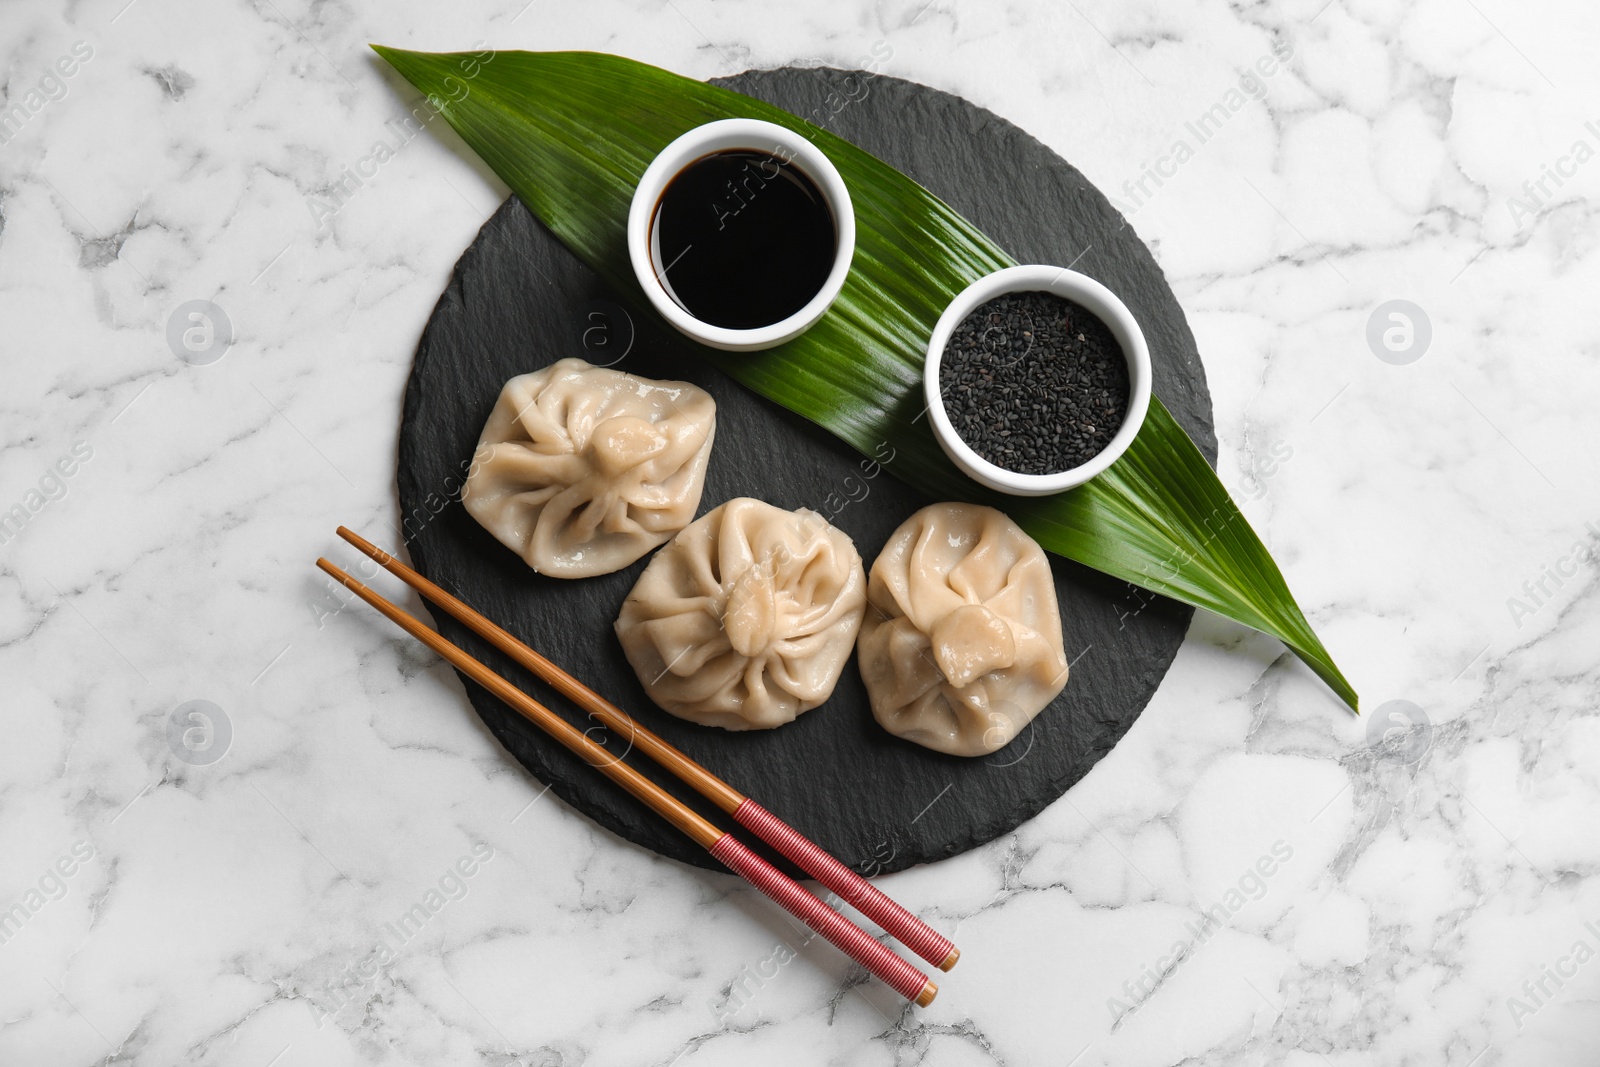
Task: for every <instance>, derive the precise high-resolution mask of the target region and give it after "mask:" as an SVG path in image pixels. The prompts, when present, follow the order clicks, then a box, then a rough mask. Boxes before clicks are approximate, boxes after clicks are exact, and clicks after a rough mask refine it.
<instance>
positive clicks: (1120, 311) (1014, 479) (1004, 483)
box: [922, 264, 1150, 496]
mask: <svg viewBox="0 0 1600 1067" xmlns="http://www.w3.org/2000/svg"><path fill="white" fill-rule="evenodd" d="M1027 292H1046V293H1054V294H1055V295H1057V296H1064V297H1066V298H1067V299H1068V300H1071V301H1073V302H1074V303H1076V304H1079V305H1081V306H1083V307H1085V308H1087V309H1088V310H1090V311H1092V312H1093V313H1094V314H1095V316H1096V317H1097V318H1099V319H1100V321H1101V322H1103V323H1105V324H1106V326H1107V327H1108V328H1109V329H1110V330H1111V335H1112V336H1113V337H1115V338H1116V339H1117V345H1118V346H1119V347H1120V348H1121V349H1122V354H1123V356H1124V357H1125V358H1126V359H1127V361H1128V409H1127V411H1126V413H1125V414H1124V415H1123V419H1122V427H1121V428H1120V429H1119V430H1118V431H1117V432H1116V435H1115V436H1114V437H1112V438H1111V441H1110V443H1109V444H1107V445H1106V447H1105V448H1104V449H1103V450H1101V452H1100V453H1099V454H1097V455H1096V456H1095V457H1094V458H1093V459H1091V460H1089V461H1088V462H1087V463H1084V464H1082V465H1081V466H1077V467H1073V468H1072V469H1071V470H1064V471H1060V472H1059V473H1056V474H1020V473H1018V472H1017V471H1013V470H1007V469H1006V468H1004V467H1001V466H997V465H996V464H993V463H990V462H989V461H988V460H986V459H984V458H983V457H982V456H980V455H978V453H977V452H975V451H973V449H972V446H971V445H969V444H967V443H966V442H965V441H963V440H962V439H961V435H960V434H958V433H956V430H955V427H954V426H953V425H951V422H950V416H949V414H948V413H947V412H946V411H945V408H944V397H943V394H942V392H941V391H940V389H939V361H940V358H941V357H942V356H943V355H944V348H945V345H946V344H948V343H949V341H950V334H951V333H952V332H953V331H954V330H955V328H956V327H957V326H959V325H961V321H962V320H963V319H965V318H966V317H967V316H968V315H970V314H972V312H973V311H975V310H976V309H977V308H978V306H979V305H980V304H984V303H987V302H988V301H990V300H993V299H994V298H995V297H997V296H1004V295H1005V294H1006V293H1027ZM922 384H923V391H924V392H925V393H926V395H927V401H928V418H929V421H931V422H932V423H933V433H934V436H935V437H936V438H938V441H939V446H940V447H941V448H943V449H944V452H945V455H947V456H949V457H950V459H951V461H952V462H954V463H955V465H956V466H958V467H960V468H961V469H962V470H963V471H964V472H966V474H967V475H968V476H969V477H971V478H972V479H973V480H974V481H977V482H980V483H981V484H983V485H986V486H988V487H989V488H990V489H997V490H999V491H1000V492H1002V493H1010V494H1011V495H1012V496H1048V495H1049V494H1051V493H1059V492H1061V491H1063V490H1065V489H1071V488H1072V487H1074V486H1078V485H1082V484H1083V483H1084V482H1087V481H1088V480H1089V479H1090V478H1093V477H1094V476H1095V475H1097V474H1099V473H1100V472H1101V471H1103V470H1105V469H1106V468H1107V467H1109V466H1111V464H1113V463H1115V462H1116V461H1117V457H1119V456H1121V455H1122V453H1123V452H1125V451H1127V448H1128V446H1129V445H1130V444H1132V443H1133V438H1134V436H1135V435H1136V434H1137V433H1138V432H1139V427H1140V426H1141V425H1143V423H1144V416H1145V412H1146V411H1148V410H1149V408H1150V350H1149V348H1147V347H1146V345H1145V341H1144V332H1143V331H1142V330H1140V329H1139V323H1138V322H1137V321H1135V319H1134V317H1133V313H1132V312H1130V311H1129V310H1128V308H1127V305H1125V304H1124V303H1123V302H1122V301H1121V300H1118V299H1117V296H1116V294H1115V293H1113V292H1112V291H1111V290H1110V289H1107V288H1106V287H1105V286H1103V285H1101V284H1100V283H1099V282H1097V281H1095V280H1094V279H1093V278H1090V277H1088V276H1087V275H1083V274H1079V273H1078V272H1077V271H1074V270H1068V269H1067V268H1065V267H1049V266H1043V265H1040V264H1029V265H1027V266H1021V267H1007V268H1005V269H1004V270H997V271H995V272H994V273H993V274H988V275H985V276H984V277H982V278H979V279H978V280H977V281H975V282H973V283H972V284H971V285H969V286H967V287H966V288H965V289H963V290H961V292H960V293H958V294H956V298H955V299H954V300H952V301H950V306H949V307H947V308H945V309H944V314H943V315H940V316H939V321H938V323H937V324H936V325H935V326H934V328H933V337H932V338H931V339H929V341H928V358H927V361H926V362H925V363H924V365H923V371H922Z"/></svg>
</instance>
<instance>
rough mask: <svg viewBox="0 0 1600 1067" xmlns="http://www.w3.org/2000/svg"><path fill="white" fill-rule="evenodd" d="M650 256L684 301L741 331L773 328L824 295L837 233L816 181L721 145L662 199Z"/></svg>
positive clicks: (703, 317)
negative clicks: (718, 149)
mask: <svg viewBox="0 0 1600 1067" xmlns="http://www.w3.org/2000/svg"><path fill="white" fill-rule="evenodd" d="M651 238H652V240H651V244H652V249H651V254H652V257H653V258H654V259H655V264H656V269H657V273H658V276H659V277H661V279H662V281H663V282H664V284H665V286H666V289H667V292H668V293H669V294H671V296H672V299H673V300H675V301H676V302H677V303H678V305H679V306H680V307H682V308H683V309H684V310H685V311H687V312H688V313H689V314H691V315H693V316H694V317H695V318H697V319H699V320H700V321H701V322H706V323H710V324H711V325H713V326H722V327H726V328H728V329H734V330H749V329H754V328H757V327H760V326H769V325H771V324H772V323H775V322H779V321H781V320H783V319H786V318H788V317H789V316H790V315H793V314H794V313H795V312H797V311H799V310H800V309H801V308H803V307H805V306H806V304H807V303H808V302H809V301H810V300H811V298H812V297H813V296H816V295H817V293H818V291H819V290H821V289H822V286H823V283H824V282H825V281H827V278H828V273H829V272H830V271H831V270H832V269H833V260H834V253H835V252H836V250H837V247H838V240H839V237H838V230H837V228H836V226H835V224H834V219H833V212H832V210H831V209H830V208H829V207H828V202H827V200H826V199H825V198H824V197H823V195H822V191H821V190H820V189H818V188H817V186H816V184H815V183H814V182H812V180H811V179H810V178H809V177H807V176H806V175H805V174H804V173H802V172H801V170H800V168H799V167H797V166H795V165H794V164H792V163H789V162H787V161H785V160H783V159H780V158H779V157H777V156H774V155H772V154H770V153H767V152H757V151H749V150H744V149H737V150H733V151H727V152H716V153H713V154H711V155H708V156H704V157H702V158H701V159H697V160H695V161H694V162H693V163H691V164H689V165H688V166H687V167H685V168H684V169H683V170H682V171H680V172H679V173H678V176H677V177H675V178H673V179H672V181H671V183H670V184H668V186H667V188H666V190H665V191H664V192H663V193H662V194H661V200H660V202H659V203H658V204H657V205H656V215H655V221H654V224H653V227H652V233H651Z"/></svg>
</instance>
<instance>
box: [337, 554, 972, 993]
mask: <svg viewBox="0 0 1600 1067" xmlns="http://www.w3.org/2000/svg"><path fill="white" fill-rule="evenodd" d="M339 536H340V537H342V538H344V539H345V540H346V541H348V542H349V543H350V544H351V545H353V546H355V548H357V549H358V550H360V551H361V552H362V553H363V554H364V555H366V556H367V557H369V558H370V559H372V560H373V561H374V562H375V563H377V564H378V565H379V566H381V567H383V568H384V569H385V570H387V571H388V572H389V573H391V574H393V575H394V576H395V577H397V578H399V579H400V580H401V581H403V582H405V583H406V584H407V585H409V586H411V588H413V589H415V590H416V591H417V592H419V593H421V594H422V595H423V596H424V597H426V598H427V599H429V600H431V601H433V602H434V603H435V604H437V605H439V607H441V608H443V609H444V610H445V611H447V612H449V613H450V614H451V615H453V616H454V617H455V618H457V619H459V620H460V621H461V622H463V623H465V624H466V625H467V627H468V628H469V629H471V630H472V631H473V632H474V633H476V634H477V635H478V636H479V637H482V638H483V639H484V640H486V641H488V642H489V643H490V644H492V645H494V646H495V647H496V648H498V649H500V651H502V652H504V653H506V654H507V655H508V656H510V657H511V658H512V659H514V660H516V661H517V662H518V663H519V664H521V665H522V666H523V667H525V668H526V669H527V670H529V671H531V672H532V673H533V674H536V675H538V676H539V677H540V678H542V679H544V680H545V681H546V682H547V683H549V684H550V686H551V687H552V688H554V689H555V690H556V691H557V692H558V693H560V694H561V695H562V696H564V697H566V698H567V699H568V700H570V701H572V702H573V703H574V704H577V705H578V706H579V707H580V708H582V709H583V710H584V711H587V712H589V713H590V714H592V715H593V716H594V717H595V718H597V719H599V720H600V721H601V722H603V723H605V724H606V726H608V727H610V728H611V729H612V730H614V731H616V732H617V733H619V734H621V735H622V736H624V737H626V738H628V740H629V741H631V742H632V743H633V745H634V746H636V747H637V748H638V749H639V750H640V751H642V752H643V753H644V754H645V755H647V756H649V757H650V758H651V759H653V760H655V761H656V763H658V764H660V765H661V766H662V767H665V768H666V769H667V770H669V771H671V772H672V773H673V774H674V775H676V776H677V777H678V779H679V780H681V781H682V782H684V783H685V784H687V785H689V786H691V787H692V788H693V789H694V790H695V792H697V793H699V794H700V795H701V796H703V797H705V798H706V799H707V800H709V801H711V802H712V803H713V804H715V805H716V806H717V807H719V808H721V809H722V810H723V811H725V812H727V813H728V814H729V815H732V816H733V817H734V819H735V820H737V821H738V822H739V823H740V824H741V825H743V826H745V827H746V828H748V829H749V830H751V831H752V832H753V833H755V834H756V836H758V837H760V838H761V839H762V840H763V841H765V842H766V843H767V844H769V845H771V846H772V847H773V848H774V849H776V850H777V851H778V852H779V853H780V854H782V855H784V856H787V857H788V858H789V859H790V860H792V861H793V862H794V863H795V865H796V866H798V867H799V868H800V869H801V870H803V871H805V872H806V873H807V874H809V875H810V876H811V877H813V878H815V879H816V880H817V881H819V882H821V883H822V884H823V885H825V886H827V887H828V888H829V889H831V890H833V891H834V892H835V893H837V894H838V895H839V897H840V899H841V900H844V901H845V902H846V903H848V904H850V905H851V906H852V907H854V908H855V909H856V910H857V911H859V912H860V913H861V914H863V915H865V916H866V917H867V918H869V919H871V920H872V921H873V922H875V923H877V924H878V925H879V926H881V927H883V928H884V930H886V931H887V932H888V933H889V934H890V936H892V937H894V938H895V939H896V940H898V941H899V942H900V943H901V944H903V945H905V946H906V947H907V948H909V949H910V950H911V951H913V952H915V953H916V954H917V955H918V956H921V957H922V958H923V959H925V960H927V961H928V962H929V963H931V964H933V965H934V966H936V967H938V968H939V969H940V970H943V971H948V970H949V969H950V968H952V967H954V966H955V965H956V960H958V959H959V958H960V957H961V952H960V950H958V949H957V948H956V947H955V946H954V945H953V944H951V943H950V941H949V939H947V938H946V937H944V935H942V934H940V933H939V932H938V931H937V930H935V929H933V927H931V926H929V925H928V924H927V923H925V922H923V921H922V920H921V919H919V918H917V917H916V916H915V915H913V914H911V912H909V911H907V910H906V909H905V908H903V907H901V906H900V905H899V904H897V903H895V902H894V901H893V900H891V899H889V897H888V896H886V895H885V894H884V893H883V892H882V891H881V890H879V889H877V888H876V887H875V886H873V885H872V883H870V882H868V881H867V880H866V879H865V878H863V877H861V876H860V875H859V874H857V873H856V872H855V871H852V870H851V869H850V868H849V867H846V866H845V865H844V864H843V863H840V862H839V861H838V860H837V859H835V858H834V857H833V856H831V855H829V854H828V853H827V852H825V851H823V849H822V848H821V847H820V846H818V845H817V844H815V843H814V842H812V841H811V840H810V839H809V838H807V837H805V836H804V835H802V834H801V833H800V832H799V831H798V830H796V829H794V828H793V827H791V826H790V825H789V824H788V823H786V822H784V821H783V820H781V819H779V818H778V817H777V816H776V815H773V814H772V813H771V812H769V811H768V810H767V809H766V808H763V807H762V806H761V805H760V804H757V803H756V802H755V801H754V800H753V799H751V798H750V797H747V796H745V795H744V794H743V793H741V792H739V791H738V790H737V789H735V788H733V786H731V785H729V784H728V783H727V782H724V781H723V780H722V779H721V778H718V777H717V776H716V775H714V774H712V773H711V772H710V771H708V770H706V769H705V768H704V767H702V766H701V765H700V764H698V763H696V762H695V761H694V760H692V759H690V758H689V757H688V756H687V755H685V754H684V753H683V752H682V751H681V750H679V749H677V748H675V747H673V746H672V745H671V744H669V743H668V742H667V741H665V740H663V739H662V738H660V737H659V736H657V735H656V734H654V733H652V732H651V731H650V730H648V729H647V728H645V727H644V726H642V725H641V724H640V723H639V722H638V721H637V720H636V719H634V718H633V717H632V716H631V715H629V714H628V713H627V712H625V711H623V710H622V709H621V708H619V707H617V706H616V705H615V704H613V703H611V702H610V701H609V700H607V699H606V698H605V697H603V696H601V695H600V694H599V693H596V692H595V691H594V690H593V689H590V688H589V687H588V686H586V685H584V684H583V683H582V682H580V681H579V680H578V679H576V678H574V677H573V676H572V675H570V674H568V673H567V672H566V671H564V670H562V669H561V668H560V667H558V666H556V665H555V664H554V663H552V662H550V660H548V659H546V658H545V657H544V656H542V655H540V654H539V653H538V652H536V651H534V650H533V649H531V648H529V647H528V646H527V645H525V644H523V643H522V642H521V641H520V640H518V639H517V638H516V636H515V635H513V634H511V633H508V632H507V631H506V630H504V629H502V628H501V627H499V626H497V625H496V624H495V623H494V622H493V621H491V620H490V619H488V618H486V617H485V616H484V615H482V614H481V613H480V612H478V611H476V610H475V609H473V608H472V607H471V606H470V605H468V604H466V603H464V602H463V601H462V600H460V599H459V598H457V597H455V596H452V595H451V594H450V593H448V592H446V591H445V590H443V589H441V588H439V586H437V585H435V584H434V583H433V582H431V581H429V580H428V579H427V578H424V577H423V576H422V575H420V574H418V573H417V572H416V571H415V570H413V569H411V568H410V567H408V566H406V565H405V564H404V563H402V562H400V561H399V560H398V559H396V558H395V557H394V556H392V555H390V554H389V553H388V552H385V551H384V550H383V549H381V548H379V547H378V546H377V545H374V544H373V543H372V542H371V541H368V540H367V539H366V538H364V537H362V536H361V535H360V534H358V533H356V532H355V531H354V530H351V529H350V528H348V527H345V526H341V527H339Z"/></svg>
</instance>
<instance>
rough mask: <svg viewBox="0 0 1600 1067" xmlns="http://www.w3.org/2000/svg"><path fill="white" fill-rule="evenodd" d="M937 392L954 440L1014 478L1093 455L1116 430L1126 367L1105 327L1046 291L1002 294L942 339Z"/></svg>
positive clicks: (1123, 401) (1124, 398)
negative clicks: (954, 433) (955, 429)
mask: <svg viewBox="0 0 1600 1067" xmlns="http://www.w3.org/2000/svg"><path fill="white" fill-rule="evenodd" d="M939 390H940V393H941V395H942V396H943V398H944V403H945V407H946V409H947V410H948V411H949V413H950V418H951V422H952V423H953V424H955V425H956V426H957V427H959V432H960V434H961V438H962V440H964V441H966V442H967V444H969V445H971V446H972V448H973V450H974V451H975V452H977V453H978V454H979V455H980V456H982V457H983V458H984V459H987V460H988V461H989V462H991V463H994V464H997V465H999V466H1002V467H1005V468H1006V469H1008V470H1014V471H1017V472H1018V473H1020V474H1054V473H1057V472H1058V471H1064V470H1069V469H1071V468H1072V467H1076V466H1079V465H1081V464H1083V463H1086V462H1088V461H1089V460H1090V459H1092V458H1094V456H1095V455H1096V454H1098V453H1099V452H1101V451H1102V450H1103V449H1104V448H1105V447H1106V445H1107V444H1109V443H1110V441H1111V438H1113V437H1114V436H1116V433H1117V430H1118V429H1120V428H1121V425H1122V412H1123V410H1124V409H1125V407H1126V405H1127V403H1128V392H1129V385H1128V364H1127V361H1126V360H1125V359H1124V358H1123V356H1122V349H1121V348H1120V347H1119V346H1118V344H1117V341H1116V338H1115V337H1113V336H1112V335H1111V331H1110V330H1109V329H1108V328H1107V327H1106V325H1105V324H1104V323H1103V322H1101V321H1100V320H1099V319H1098V318H1096V317H1095V316H1094V314H1092V313H1091V312H1090V311H1088V309H1086V308H1083V307H1080V306H1079V305H1077V304H1075V303H1073V302H1072V301H1070V300H1066V299H1063V298H1062V297H1059V296H1056V295H1054V294H1052V293H1043V292H1029V293H1010V294H1007V295H1005V296H1000V297H996V298H995V299H993V300H991V301H989V302H988V303H986V304H984V305H982V306H981V307H979V308H977V309H976V310H975V311H973V313H972V314H970V315H968V316H967V317H966V318H965V319H964V320H963V321H962V322H961V324H960V325H958V326H957V327H956V328H955V330H954V331H953V332H952V333H951V335H950V340H949V342H948V343H947V344H946V345H945V350H944V353H943V357H942V359H941V361H940V367H939Z"/></svg>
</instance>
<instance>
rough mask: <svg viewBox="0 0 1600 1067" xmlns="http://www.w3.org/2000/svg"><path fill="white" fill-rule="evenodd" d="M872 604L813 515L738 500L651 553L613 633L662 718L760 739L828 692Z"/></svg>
mask: <svg viewBox="0 0 1600 1067" xmlns="http://www.w3.org/2000/svg"><path fill="white" fill-rule="evenodd" d="M865 607H866V574H865V573H864V572H863V570H862V567H861V557H860V556H859V555H857V553H856V546H855V544H854V542H852V541H851V540H850V538H849V537H848V536H847V535H846V534H845V533H843V532H842V531H840V530H838V529H835V528H834V527H832V526H830V525H828V523H827V521H826V520H824V519H823V518H822V516H820V515H818V514H816V513H815V512H811V511H806V510H804V509H802V510H800V511H784V510H783V509H782V508H778V507H774V506H773V505H771V504H768V503H765V502H763V501H760V500H752V499H750V498H749V497H739V498H736V499H734V500H730V501H728V502H727V503H726V504H723V505H722V506H721V507H718V508H715V509H713V510H712V511H710V512H708V513H707V514H706V515H704V516H703V517H701V518H699V519H696V520H695V521H694V522H693V523H691V524H689V525H688V526H687V527H685V528H684V530H683V532H682V533H680V534H678V536H677V537H675V538H673V540H672V543H671V544H669V545H668V546H667V547H666V548H663V549H662V550H661V551H660V552H658V553H657V554H656V557H655V558H654V559H652V560H651V561H650V563H649V565H648V566H646V567H645V569H644V573H643V574H641V575H640V576H639V581H638V584H637V585H635V586H634V587H633V592H631V593H629V594H628V599H627V600H625V601H624V602H623V604H622V613H621V615H619V616H618V618H617V626H616V629H617V637H618V638H619V639H620V640H621V641H622V648H623V651H624V652H626V653H627V656H628V662H629V663H631V664H632V665H633V670H634V673H636V674H637V675H638V676H639V681H640V682H642V683H643V684H644V688H645V691H646V692H647V693H649V694H650V699H652V700H654V701H655V702H656V703H657V704H659V705H660V706H661V707H662V708H663V709H664V710H666V711H669V712H671V713H672V714H674V715H676V716H678V717H679V718H681V719H689V720H691V721H693V722H697V723H701V724H703V725H705V726H720V727H722V728H723V729H725V730H764V729H769V728H771V727H773V726H782V725H783V724H784V723H786V722H790V721H791V720H793V719H794V718H795V716H797V715H799V714H800V713H801V712H803V711H809V710H811V709H812V708H814V707H816V706H817V705H818V704H821V703H822V702H823V701H825V700H827V699H828V697H829V696H830V695H831V694H832V693H833V687H834V685H835V684H837V683H838V681H839V674H840V673H841V672H842V671H843V670H844V665H845V661H846V660H848V659H849V658H850V650H851V648H852V647H853V646H854V645H855V641H856V633H857V631H858V630H859V629H860V628H861V613H862V611H863V610H864V609H865Z"/></svg>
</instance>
